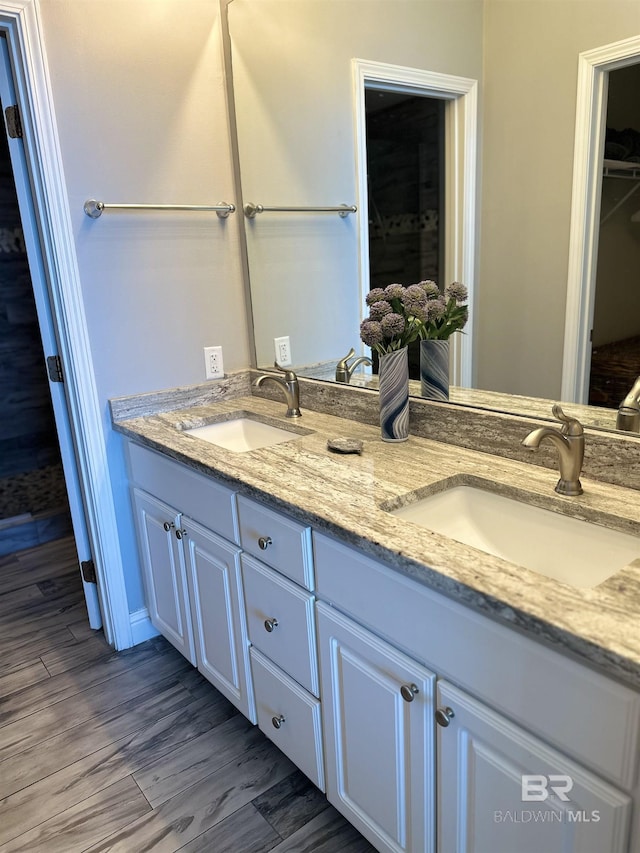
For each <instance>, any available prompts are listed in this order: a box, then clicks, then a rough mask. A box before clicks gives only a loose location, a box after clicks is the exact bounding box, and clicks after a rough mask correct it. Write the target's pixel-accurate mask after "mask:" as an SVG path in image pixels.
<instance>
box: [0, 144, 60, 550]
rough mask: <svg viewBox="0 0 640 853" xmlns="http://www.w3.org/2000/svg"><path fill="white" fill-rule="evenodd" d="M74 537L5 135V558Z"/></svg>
mask: <svg viewBox="0 0 640 853" xmlns="http://www.w3.org/2000/svg"><path fill="white" fill-rule="evenodd" d="M69 532H71V527H70V517H69V509H68V501H67V494H66V489H65V484H64V478H63V474H62V464H61V460H60V450H59V445H58V440H57V436H56V428H55V422H54V418H53V411H52V406H51V397H50V394H49V384H48V379H47V375H46V369H45V363H44V354H43V351H42V343H41V340H40V331H39V327H38V320H37V315H36V306H35V300H34V296H33V288H32V285H31V278H30V275H29V267H28V264H27V255H26V252H25V246H24V240H23V236H22V228H21V224H20V215H19V211H18V206H17V198H16V193H15V186H14V181H13V173H12V170H11V163H10V160H9V152H8V148H7V141H6V138H5V135H4V132H0V554H7V553H11V552H13V551H18V550H21V549H23V548H29V547H31V546H33V545H37V544H40V543H41V542H46V541H49V540H50V539H55V538H58V537H59V536H64V535H66V534H67V533H69Z"/></svg>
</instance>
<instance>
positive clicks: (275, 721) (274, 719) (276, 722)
mask: <svg viewBox="0 0 640 853" xmlns="http://www.w3.org/2000/svg"><path fill="white" fill-rule="evenodd" d="M284 721H285V719H284V717H283V716H282V714H280V716H279V717H271V722H272V723H273V728H274V729H279V728H280V726H281V725H282V724H283V723H284Z"/></svg>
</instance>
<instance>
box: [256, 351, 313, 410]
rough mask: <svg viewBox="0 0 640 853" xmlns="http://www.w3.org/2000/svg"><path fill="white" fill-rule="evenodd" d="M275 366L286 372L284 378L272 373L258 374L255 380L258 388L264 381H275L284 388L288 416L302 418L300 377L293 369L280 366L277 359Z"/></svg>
mask: <svg viewBox="0 0 640 853" xmlns="http://www.w3.org/2000/svg"><path fill="white" fill-rule="evenodd" d="M273 366H274V367H275V368H276V370H279V371H280V372H281V373H284V379H281V378H280V377H279V376H272V375H271V374H270V373H263V374H262V375H261V376H258V378H257V379H256V381H255V386H256V388H259V387H260V386H261V385H262V383H263V382H267V381H271V382H275V383H276V385H278V386H279V387H280V388H282V390H283V391H284V396H285V397H286V398H287V417H288V418H301V417H302V412H301V411H300V384H299V382H298V377H297V376H296V375H295V373H294V372H293V370H287V369H286V368H285V367H280V365H279V364H278V362H277V361H274V362H273Z"/></svg>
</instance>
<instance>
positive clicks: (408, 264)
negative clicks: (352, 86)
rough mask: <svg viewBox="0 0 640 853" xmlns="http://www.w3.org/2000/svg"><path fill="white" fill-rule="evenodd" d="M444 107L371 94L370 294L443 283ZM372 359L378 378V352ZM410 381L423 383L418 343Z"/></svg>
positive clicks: (371, 90)
mask: <svg viewBox="0 0 640 853" xmlns="http://www.w3.org/2000/svg"><path fill="white" fill-rule="evenodd" d="M444 105H445V102H444V101H443V100H442V99H441V98H430V97H427V96H420V95H412V94H407V93H403V92H394V91H389V90H385V89H378V88H376V87H374V86H371V87H367V88H366V89H365V111H366V150H367V183H368V196H369V209H368V222H369V284H370V289H372V288H375V287H382V288H384V287H386V286H387V285H388V284H392V283H395V282H398V283H400V284H404V285H409V284H415V283H416V282H418V281H424V280H426V279H430V280H433V281H436V282H438V283H440V281H441V271H442V270H443V269H444V239H443V229H444V221H445V217H444V181H445V162H444V135H445V133H444ZM372 357H373V369H374V372H377V360H378V356H377V353H376V352H375V351H373V353H372ZM409 377H410V378H411V379H418V378H419V377H420V350H419V343H418V342H417V341H415V342H414V343H413V344H410V345H409Z"/></svg>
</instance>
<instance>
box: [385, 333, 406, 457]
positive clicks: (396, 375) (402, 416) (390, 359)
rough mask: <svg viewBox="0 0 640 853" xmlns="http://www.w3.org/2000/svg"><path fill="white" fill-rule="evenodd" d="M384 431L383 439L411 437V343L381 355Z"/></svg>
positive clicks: (393, 439)
mask: <svg viewBox="0 0 640 853" xmlns="http://www.w3.org/2000/svg"><path fill="white" fill-rule="evenodd" d="M379 382H380V432H381V436H382V440H383V441H406V440H407V439H408V438H409V361H408V356H407V347H404V348H403V349H399V350H395V351H394V352H390V353H385V354H384V355H381V356H380V365H379Z"/></svg>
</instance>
